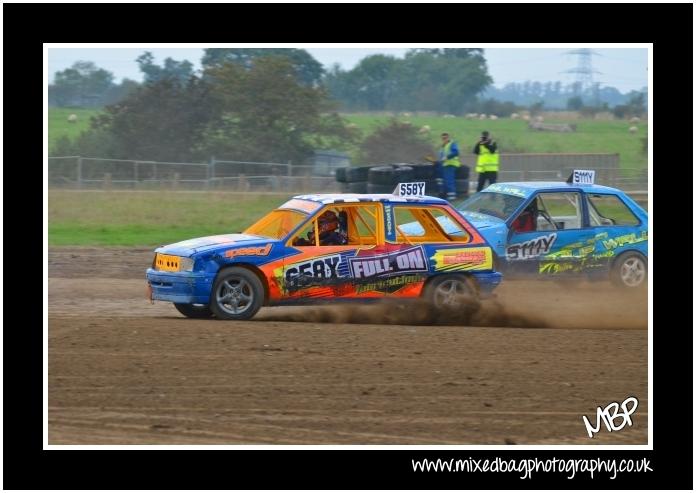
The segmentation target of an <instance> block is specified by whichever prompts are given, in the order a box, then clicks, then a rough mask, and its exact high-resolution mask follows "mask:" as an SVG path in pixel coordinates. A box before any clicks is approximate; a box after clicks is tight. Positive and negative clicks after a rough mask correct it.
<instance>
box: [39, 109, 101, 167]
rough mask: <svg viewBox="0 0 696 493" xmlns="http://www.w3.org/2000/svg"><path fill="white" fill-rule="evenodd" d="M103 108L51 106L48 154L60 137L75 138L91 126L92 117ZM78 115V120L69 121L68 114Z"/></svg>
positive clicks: (49, 111) (49, 112)
mask: <svg viewBox="0 0 696 493" xmlns="http://www.w3.org/2000/svg"><path fill="white" fill-rule="evenodd" d="M100 111H101V110H100V109H99V108H96V109H93V108H90V109H81V108H49V109H48V154H49V155H51V149H53V146H54V145H55V143H56V142H58V139H60V138H61V137H68V138H69V139H71V140H73V139H75V138H76V137H77V136H78V135H80V133H82V132H83V131H84V130H87V129H88V128H89V119H90V117H92V116H94V115H96V114H97V113H99V112H100ZM72 114H75V115H77V121H76V122H73V123H71V122H69V121H68V116H70V115H72Z"/></svg>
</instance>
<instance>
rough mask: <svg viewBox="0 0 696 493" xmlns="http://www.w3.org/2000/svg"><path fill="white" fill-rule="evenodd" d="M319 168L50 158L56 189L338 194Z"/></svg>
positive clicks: (50, 176)
mask: <svg viewBox="0 0 696 493" xmlns="http://www.w3.org/2000/svg"><path fill="white" fill-rule="evenodd" d="M321 171H322V170H321V169H319V170H318V169H317V167H316V166H315V165H293V164H291V163H264V162H251V161H224V160H218V159H211V160H210V162H208V163H174V162H162V161H142V160H125V159H105V158H91V157H82V156H55V157H49V158H48V183H49V186H51V187H52V188H77V189H89V188H102V189H137V190H156V189H172V190H176V189H186V190H204V189H226V190H238V191H278V192H298V193H300V192H310V191H316V190H326V191H338V184H337V183H336V182H335V179H334V176H332V175H327V176H322V175H323V173H322V172H321Z"/></svg>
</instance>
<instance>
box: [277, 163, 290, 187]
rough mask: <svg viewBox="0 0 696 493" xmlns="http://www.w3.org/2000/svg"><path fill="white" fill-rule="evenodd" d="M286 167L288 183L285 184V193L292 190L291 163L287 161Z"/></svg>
mask: <svg viewBox="0 0 696 493" xmlns="http://www.w3.org/2000/svg"><path fill="white" fill-rule="evenodd" d="M279 161H280V160H279ZM286 167H287V170H288V181H287V183H286V184H285V190H286V191H287V190H292V161H288V165H287V166H286Z"/></svg>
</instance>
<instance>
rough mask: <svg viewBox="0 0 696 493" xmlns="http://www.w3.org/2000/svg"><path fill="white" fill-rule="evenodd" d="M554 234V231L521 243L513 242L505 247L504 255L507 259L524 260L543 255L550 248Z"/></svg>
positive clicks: (554, 239) (554, 238)
mask: <svg viewBox="0 0 696 493" xmlns="http://www.w3.org/2000/svg"><path fill="white" fill-rule="evenodd" d="M556 236H557V235H556V233H551V234H550V235H546V236H540V237H538V238H533V239H531V240H529V241H524V242H522V243H515V244H513V245H510V246H509V247H507V250H506V251H505V256H506V257H507V259H508V260H524V259H528V258H534V257H539V256H540V255H545V254H547V253H549V251H550V250H551V247H552V246H553V243H554V241H556Z"/></svg>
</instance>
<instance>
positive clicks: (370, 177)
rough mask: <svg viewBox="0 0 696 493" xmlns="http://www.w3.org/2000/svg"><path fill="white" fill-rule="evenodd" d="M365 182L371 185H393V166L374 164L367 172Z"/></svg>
mask: <svg viewBox="0 0 696 493" xmlns="http://www.w3.org/2000/svg"><path fill="white" fill-rule="evenodd" d="M367 182H368V183H371V184H373V185H394V184H395V183H394V168H392V167H391V166H375V167H374V168H370V171H368V173H367Z"/></svg>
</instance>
